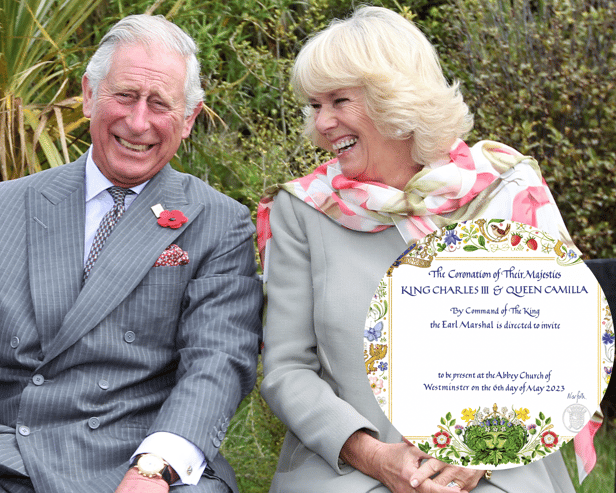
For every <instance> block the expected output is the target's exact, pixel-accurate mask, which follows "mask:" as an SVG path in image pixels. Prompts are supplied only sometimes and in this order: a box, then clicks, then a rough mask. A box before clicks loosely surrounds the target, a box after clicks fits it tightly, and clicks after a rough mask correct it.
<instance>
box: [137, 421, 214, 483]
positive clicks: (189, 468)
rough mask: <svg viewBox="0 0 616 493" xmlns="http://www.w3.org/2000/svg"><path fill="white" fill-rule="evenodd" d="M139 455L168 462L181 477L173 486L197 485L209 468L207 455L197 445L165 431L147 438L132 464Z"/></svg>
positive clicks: (140, 446) (138, 449)
mask: <svg viewBox="0 0 616 493" xmlns="http://www.w3.org/2000/svg"><path fill="white" fill-rule="evenodd" d="M139 454H155V455H158V456H159V457H162V458H163V459H164V460H165V461H167V462H168V463H169V465H170V466H171V467H173V470H174V471H175V472H176V473H177V474H178V476H179V477H180V479H179V480H178V481H176V482H175V483H173V484H191V485H195V484H197V483H198V482H199V479H201V475H202V474H203V471H204V470H205V467H206V466H207V462H206V461H205V455H203V452H202V451H201V450H200V449H199V448H198V447H197V446H195V444H193V443H192V442H189V441H188V440H186V439H185V438H184V437H181V436H179V435H175V434H174V433H168V432H165V431H160V432H156V433H153V434H152V435H149V436H147V437H146V438H145V440H143V442H141V445H139V448H137V450H136V451H135V453H134V454H133V456H132V457H131V462H132V460H133V459H134V458H135V457H136V456H137V455H139Z"/></svg>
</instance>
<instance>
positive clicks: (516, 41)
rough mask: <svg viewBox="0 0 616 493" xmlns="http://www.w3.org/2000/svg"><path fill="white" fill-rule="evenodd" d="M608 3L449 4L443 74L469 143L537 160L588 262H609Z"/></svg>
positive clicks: (615, 152)
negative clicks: (453, 83)
mask: <svg viewBox="0 0 616 493" xmlns="http://www.w3.org/2000/svg"><path fill="white" fill-rule="evenodd" d="M615 8H616V2H614V1H611V0H584V1H579V2H572V1H571V2H569V1H562V0H538V1H534V0H533V1H531V0H463V1H462V0H456V1H455V2H454V4H453V5H451V6H450V7H448V9H447V11H448V12H449V13H450V14H451V19H452V26H451V27H452V30H451V33H453V34H454V36H452V37H451V38H450V40H449V41H450V44H449V46H447V47H446V48H447V53H446V56H445V60H446V63H447V66H448V68H449V69H450V70H451V71H452V73H455V74H456V76H457V77H459V78H460V79H461V80H463V81H464V86H465V92H466V95H467V101H468V102H469V104H470V106H471V108H472V110H473V112H474V113H475V130H474V132H473V134H472V136H471V140H478V139H495V140H501V141H505V142H506V143H508V144H510V145H512V146H513V147H516V148H517V149H519V150H520V151H521V152H522V153H525V154H530V155H533V156H534V157H535V158H537V160H538V161H539V164H540V165H541V168H542V170H543V172H544V177H545V179H546V181H547V182H548V184H549V185H550V188H551V189H552V192H553V194H554V196H555V199H556V202H557V203H558V206H559V208H560V210H561V212H562V214H563V217H564V219H565V223H566V224H567V227H568V229H569V230H570V232H571V233H572V236H573V237H574V240H575V242H576V244H577V245H578V247H579V248H580V249H581V250H582V251H583V252H584V253H585V254H586V255H587V256H588V257H590V258H595V257H599V258H600V257H614V256H616V243H615V242H614V241H613V240H612V236H613V234H614V231H615V229H616V214H614V210H615V209H614V208H615V205H616V195H615V194H614V193H613V188H614V183H615V181H616V167H615V165H614V161H615V158H616V124H615V122H616V84H615V83H614V80H616V48H615V45H614V41H613V40H614V39H615V37H616V19H615V17H614V15H613V12H614V9H615Z"/></svg>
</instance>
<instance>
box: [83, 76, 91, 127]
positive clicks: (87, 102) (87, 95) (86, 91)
mask: <svg viewBox="0 0 616 493" xmlns="http://www.w3.org/2000/svg"><path fill="white" fill-rule="evenodd" d="M81 90H82V91H83V115H84V116H85V117H86V118H90V117H91V116H92V108H93V107H94V93H93V90H92V86H91V85H90V80H89V79H88V76H87V75H85V74H84V76H83V77H82V78H81Z"/></svg>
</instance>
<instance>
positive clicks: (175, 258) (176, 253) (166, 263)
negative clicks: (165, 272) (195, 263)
mask: <svg viewBox="0 0 616 493" xmlns="http://www.w3.org/2000/svg"><path fill="white" fill-rule="evenodd" d="M188 262H189V260H188V253H186V252H185V251H184V250H182V249H181V248H180V247H179V246H177V245H176V244H175V243H174V244H172V245H169V246H168V247H167V249H166V250H165V251H164V252H163V253H161V254H160V257H158V260H157V261H156V263H155V264H154V267H175V266H177V265H186V264H187V263H188Z"/></svg>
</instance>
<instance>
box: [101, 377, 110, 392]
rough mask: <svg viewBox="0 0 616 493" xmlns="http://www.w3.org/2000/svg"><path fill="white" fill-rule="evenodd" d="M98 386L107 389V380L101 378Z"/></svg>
mask: <svg viewBox="0 0 616 493" xmlns="http://www.w3.org/2000/svg"><path fill="white" fill-rule="evenodd" d="M98 386H99V387H100V388H101V389H103V390H107V389H108V388H109V382H108V381H107V380H105V379H104V378H101V379H100V380H99V381H98Z"/></svg>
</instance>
